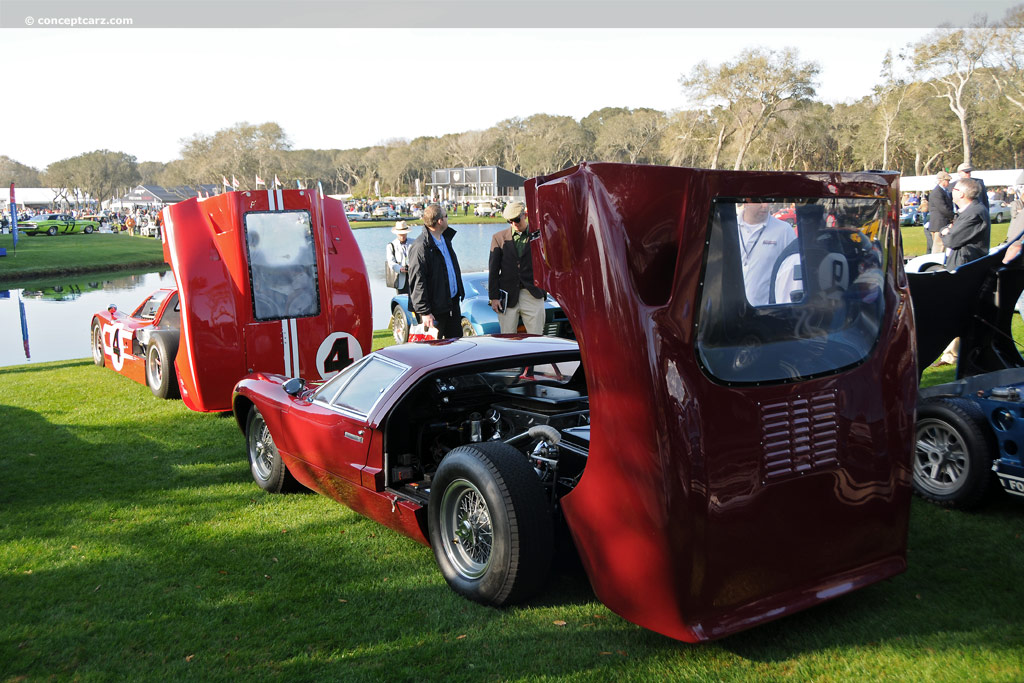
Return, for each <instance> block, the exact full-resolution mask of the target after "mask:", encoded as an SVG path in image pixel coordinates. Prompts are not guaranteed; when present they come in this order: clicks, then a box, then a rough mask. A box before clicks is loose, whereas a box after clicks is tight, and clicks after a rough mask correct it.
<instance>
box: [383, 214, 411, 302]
mask: <svg viewBox="0 0 1024 683" xmlns="http://www.w3.org/2000/svg"><path fill="white" fill-rule="evenodd" d="M391 232H393V233H395V234H396V235H398V236H397V237H396V238H395V239H393V240H391V241H390V242H388V245H387V247H385V251H386V252H387V267H388V268H390V269H391V272H392V273H394V283H395V284H394V287H395V289H397V290H398V293H399V294H404V293H406V292H407V291H409V287H408V277H409V246H410V245H409V228H408V227H407V226H406V224H405V221H398V222H397V223H395V227H393V228H391ZM389 281H390V280H389Z"/></svg>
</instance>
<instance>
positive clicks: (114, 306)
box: [107, 304, 117, 313]
mask: <svg viewBox="0 0 1024 683" xmlns="http://www.w3.org/2000/svg"><path fill="white" fill-rule="evenodd" d="M107 310H108V311H110V312H111V313H117V304H110V305H109V306H107Z"/></svg>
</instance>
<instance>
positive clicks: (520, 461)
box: [427, 442, 554, 607]
mask: <svg viewBox="0 0 1024 683" xmlns="http://www.w3.org/2000/svg"><path fill="white" fill-rule="evenodd" d="M427 521H428V527H429V532H430V544H431V546H432V547H433V550H434V558H435V559H436V560H437V565H438V567H439V568H440V570H441V574H442V575H443V576H444V579H445V581H447V582H448V585H449V586H450V587H451V588H452V590H454V591H455V592H456V593H459V594H460V595H463V596H465V597H467V598H469V599H470V600H474V601H476V602H480V603H483V604H485V605H493V606H496V607H497V606H501V605H506V604H510V603H513V602H518V601H521V600H523V599H525V598H527V597H529V596H530V595H531V594H533V593H535V592H536V591H537V590H538V589H539V588H540V587H541V584H542V583H543V582H544V579H545V578H546V577H547V574H548V569H549V568H550V566H551V556H552V553H553V547H554V540H553V538H554V524H553V521H552V515H551V511H550V508H549V505H548V501H547V497H546V495H545V493H544V487H543V486H542V485H541V483H540V480H539V479H538V478H537V474H536V473H535V472H534V471H533V468H532V467H531V466H530V463H529V461H528V460H527V459H526V457H525V456H524V455H523V454H522V453H520V452H519V451H517V450H516V449H515V448H513V447H512V446H509V445H508V444H505V443H500V442H490V443H476V444H467V445H465V446H459V447H458V448H454V449H452V450H451V451H450V452H449V453H448V455H446V456H445V458H444V460H442V461H441V464H440V466H439V467H438V468H437V472H436V473H435V475H434V479H433V482H432V484H431V490H430V503H429V505H428V507H427Z"/></svg>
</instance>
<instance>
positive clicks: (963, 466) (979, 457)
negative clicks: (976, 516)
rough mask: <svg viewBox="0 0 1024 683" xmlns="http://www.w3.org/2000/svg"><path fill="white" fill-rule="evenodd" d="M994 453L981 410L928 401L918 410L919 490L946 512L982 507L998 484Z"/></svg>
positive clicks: (916, 481)
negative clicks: (950, 509) (996, 482)
mask: <svg viewBox="0 0 1024 683" xmlns="http://www.w3.org/2000/svg"><path fill="white" fill-rule="evenodd" d="M994 459H995V448H994V447H993V445H992V443H991V440H990V438H989V436H988V425H987V424H986V422H985V418H984V416H983V415H982V414H981V411H980V410H978V408H977V406H976V405H975V404H973V403H971V402H970V401H966V400H964V399H960V398H932V399H925V400H924V401H923V402H922V403H921V404H920V405H919V406H918V409H917V448H916V449H915V452H914V490H915V491H916V492H917V494H918V495H919V496H921V497H922V498H924V499H926V500H930V501H932V502H933V503H936V504H938V505H941V506H943V507H950V508H959V509H961V510H966V509H970V508H973V507H977V506H978V505H980V504H981V503H982V502H984V500H985V498H986V497H987V496H988V494H989V491H990V490H991V486H992V483H993V480H994V476H993V474H992V461H993V460H994Z"/></svg>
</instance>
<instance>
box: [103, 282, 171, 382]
mask: <svg viewBox="0 0 1024 683" xmlns="http://www.w3.org/2000/svg"><path fill="white" fill-rule="evenodd" d="M180 329H181V305H180V302H179V300H178V290H176V289H158V290H156V291H155V292H153V293H152V294H150V295H149V296H148V297H146V298H145V299H144V300H143V301H142V303H140V304H139V305H138V306H136V307H135V309H134V310H133V311H132V312H131V313H129V314H127V315H125V314H124V313H121V312H120V311H118V310H117V306H114V305H111V306H108V307H107V308H106V310H103V311H100V312H99V313H96V314H95V315H94V316H93V318H92V326H91V334H92V360H93V362H94V363H95V364H96V365H98V366H100V367H103V366H105V365H109V366H110V367H111V368H113V369H114V370H115V371H116V372H119V373H121V374H122V375H124V376H125V377H128V378H129V379H132V380H134V381H136V382H139V383H140V384H145V385H146V386H148V387H149V389H150V391H152V392H153V395H154V396H156V397H157V398H173V397H176V396H178V395H179V394H178V380H177V376H176V375H175V370H174V357H175V356H176V355H177V353H178V338H179V334H180Z"/></svg>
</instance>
